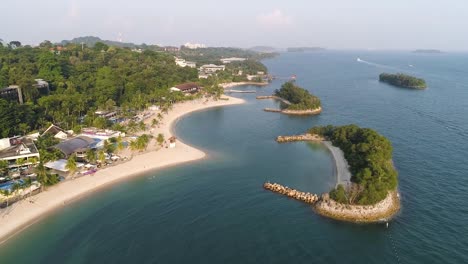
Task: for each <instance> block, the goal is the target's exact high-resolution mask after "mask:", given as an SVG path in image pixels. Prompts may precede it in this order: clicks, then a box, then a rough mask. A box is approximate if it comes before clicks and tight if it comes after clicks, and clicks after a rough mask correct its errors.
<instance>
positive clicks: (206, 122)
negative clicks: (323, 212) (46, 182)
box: [0, 51, 468, 263]
mask: <svg viewBox="0 0 468 264" xmlns="http://www.w3.org/2000/svg"><path fill="white" fill-rule="evenodd" d="M358 57H359V58H360V59H361V60H363V61H364V62H357V61H356V59H357V58H358ZM266 64H267V66H268V68H269V69H270V72H272V73H273V74H276V75H278V76H280V77H288V76H290V75H291V74H297V76H298V81H297V82H298V84H299V85H301V86H303V87H305V88H307V89H309V90H310V91H311V92H313V93H314V94H317V95H318V96H319V97H320V98H321V99H322V102H323V107H324V112H323V113H322V114H321V115H320V116H315V117H290V116H285V115H279V114H275V113H266V112H263V111H262V108H264V107H274V106H276V103H275V102H273V101H256V100H255V99H254V95H251V94H245V95H239V96H240V97H242V98H244V99H246V100H247V104H245V105H242V106H233V107H227V108H217V109H212V110H207V111H203V112H198V113H194V114H192V115H190V116H187V117H185V118H183V119H182V120H181V121H180V122H179V123H178V124H177V126H176V131H177V134H178V136H179V137H180V138H182V139H183V140H184V141H186V142H188V143H190V144H193V145H195V146H197V147H200V148H203V149H205V150H206V151H207V152H208V153H209V155H210V159H206V160H203V161H200V162H196V163H192V164H187V165H183V166H179V167H176V168H168V169H164V170H162V171H159V172H157V173H152V174H150V175H146V176H141V177H139V178H135V179H131V180H128V181H126V182H122V183H119V184H117V185H115V186H112V187H109V188H107V189H105V190H104V191H102V192H99V193H96V194H93V195H90V196H89V197H87V198H85V199H82V200H80V201H78V202H76V203H73V204H71V205H69V206H67V207H66V208H64V209H61V210H59V211H57V212H55V213H53V214H51V215H50V216H49V217H47V218H45V219H43V220H41V221H40V222H39V223H37V224H35V225H33V226H32V227H30V228H28V229H27V230H26V231H24V232H22V233H21V234H19V235H18V236H16V237H15V238H14V239H13V240H10V241H8V242H7V243H6V244H4V245H2V246H0V263H320V262H322V263H323V262H325V263H463V262H465V263H466V262H468V223H467V220H468V209H467V208H468V207H467V206H466V201H467V200H468V179H467V177H468V175H467V172H468V162H467V160H466V157H467V154H468V145H467V140H468V55H467V54H439V55H421V54H411V53H402V52H399V53H398V52H394V53H390V52H387V53H378V52H333V51H327V52H319V53H287V54H282V55H281V56H279V57H277V58H274V59H271V60H267V61H266ZM383 71H386V72H405V73H409V74H413V75H416V76H420V77H423V78H425V79H426V80H427V83H428V86H429V88H428V89H427V90H424V91H416V90H408V89H401V88H396V87H391V86H388V85H385V84H382V83H379V82H378V81H377V78H378V74H379V73H381V72H383ZM281 83H282V81H281V80H276V81H274V82H273V83H272V84H271V85H270V86H269V87H266V88H254V87H246V88H245V89H257V90H258V92H259V93H260V94H271V93H272V92H273V90H274V89H276V88H279V86H280V85H281ZM350 123H355V124H358V125H361V126H366V127H371V128H374V129H376V130H378V131H379V132H380V133H382V134H384V135H385V136H387V137H388V138H390V140H391V141H392V142H393V146H394V161H395V165H396V167H397V168H398V171H399V175H400V176H399V177H400V191H401V195H402V199H403V200H402V206H403V208H402V210H401V213H400V214H399V215H398V216H397V217H396V218H395V219H394V220H393V221H392V222H391V223H390V226H389V228H388V229H386V228H385V226H384V225H380V224H375V225H355V224H349V223H341V222H336V221H333V220H329V219H326V218H323V217H320V216H318V215H316V214H314V212H313V211H312V209H311V208H310V207H309V206H307V205H305V204H302V203H299V202H297V201H293V200H290V199H287V198H285V197H282V196H279V195H276V194H273V193H270V192H267V191H264V190H263V189H262V184H263V182H264V181H265V180H270V181H277V182H280V183H283V184H286V185H289V186H292V187H295V188H298V189H300V190H304V191H312V192H318V193H320V192H325V191H328V190H329V189H330V188H331V187H332V186H334V184H335V178H334V172H333V170H334V169H333V164H332V159H331V157H330V155H329V153H328V152H327V150H326V149H324V148H323V147H322V146H321V145H316V144H307V143H294V144H283V145H279V144H277V143H275V142H274V138H275V137H276V136H277V135H280V134H291V133H300V132H303V131H305V130H306V129H307V128H309V127H311V126H314V125H324V124H336V125H341V124H350ZM0 228H1V227H0Z"/></svg>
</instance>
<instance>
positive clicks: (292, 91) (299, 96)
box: [257, 81, 322, 115]
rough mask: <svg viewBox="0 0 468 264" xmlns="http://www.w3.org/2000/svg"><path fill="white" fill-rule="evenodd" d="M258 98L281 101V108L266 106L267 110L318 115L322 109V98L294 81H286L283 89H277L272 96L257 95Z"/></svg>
mask: <svg viewBox="0 0 468 264" xmlns="http://www.w3.org/2000/svg"><path fill="white" fill-rule="evenodd" d="M257 99H276V100H279V101H281V105H280V108H281V109H271V108H265V109H264V110H265V111H267V112H279V113H283V114H289V115H316V114H320V112H321V111H322V107H321V102H320V99H319V98H318V97H317V96H314V95H312V94H310V93H309V91H307V90H306V89H303V88H301V87H299V86H297V85H295V84H294V83H293V82H292V81H289V82H286V83H284V84H283V85H282V86H281V89H279V90H278V89H277V90H275V93H274V95H271V96H257Z"/></svg>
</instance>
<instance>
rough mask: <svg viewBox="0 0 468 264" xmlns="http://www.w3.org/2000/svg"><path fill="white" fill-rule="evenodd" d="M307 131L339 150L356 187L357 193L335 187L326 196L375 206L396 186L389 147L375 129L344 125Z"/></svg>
mask: <svg viewBox="0 0 468 264" xmlns="http://www.w3.org/2000/svg"><path fill="white" fill-rule="evenodd" d="M308 132H309V133H311V134H318V135H322V136H324V137H326V138H327V139H329V140H331V141H332V143H333V145H334V146H337V147H339V148H340V149H341V150H343V152H344V155H345V158H346V160H347V161H348V164H349V166H350V171H351V174H352V175H353V176H352V178H351V181H352V182H354V183H356V184H358V186H359V188H358V189H357V190H345V189H344V188H343V186H341V187H340V185H339V186H338V188H337V189H335V190H333V191H331V192H330V196H331V197H332V198H333V199H335V200H336V201H338V202H341V203H351V204H354V203H355V204H362V205H368V204H375V203H377V202H379V201H381V200H383V199H384V198H385V197H386V196H387V193H388V191H390V190H395V188H396V187H397V184H398V179H397V171H396V170H395V168H394V167H393V163H392V145H391V143H390V141H389V140H388V139H387V138H385V137H384V136H382V135H380V134H379V133H377V132H376V131H375V130H372V129H369V128H360V127H358V126H356V125H347V126H322V127H313V128H311V129H310V130H309V131H308ZM346 191H348V193H346Z"/></svg>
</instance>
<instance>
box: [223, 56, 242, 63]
mask: <svg viewBox="0 0 468 264" xmlns="http://www.w3.org/2000/svg"><path fill="white" fill-rule="evenodd" d="M245 60H246V58H236V57H232V58H224V59H220V61H221V62H222V63H224V64H228V63H231V62H234V61H245Z"/></svg>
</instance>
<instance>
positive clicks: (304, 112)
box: [281, 107, 322, 115]
mask: <svg viewBox="0 0 468 264" xmlns="http://www.w3.org/2000/svg"><path fill="white" fill-rule="evenodd" d="M321 112H322V107H319V108H315V109H307V110H289V109H284V110H282V111H281V113H283V114H286V115H318V114H320V113H321Z"/></svg>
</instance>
